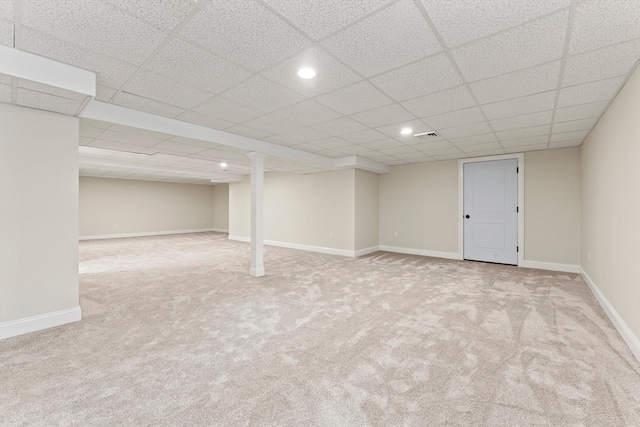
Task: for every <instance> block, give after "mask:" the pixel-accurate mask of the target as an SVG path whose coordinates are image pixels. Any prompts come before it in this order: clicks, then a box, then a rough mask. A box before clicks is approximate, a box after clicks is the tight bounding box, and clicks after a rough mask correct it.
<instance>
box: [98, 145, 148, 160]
mask: <svg viewBox="0 0 640 427" xmlns="http://www.w3.org/2000/svg"><path fill="white" fill-rule="evenodd" d="M88 148H90V147H88ZM148 158H149V155H148V154H140V153H127V152H124V151H115V152H114V153H113V154H112V155H110V156H109V159H110V160H112V159H118V160H133V161H136V162H140V161H144V160H146V159H148Z"/></svg>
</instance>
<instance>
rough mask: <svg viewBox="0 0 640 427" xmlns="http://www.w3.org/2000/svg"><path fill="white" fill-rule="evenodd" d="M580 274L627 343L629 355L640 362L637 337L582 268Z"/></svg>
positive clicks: (639, 340) (639, 342) (639, 345)
mask: <svg viewBox="0 0 640 427" xmlns="http://www.w3.org/2000/svg"><path fill="white" fill-rule="evenodd" d="M580 274H581V275H582V278H583V279H584V281H585V282H587V285H588V286H589V288H590V289H591V292H593V295H594V296H595V297H596V299H597V300H598V302H599V303H600V305H601V306H602V309H603V310H604V312H605V313H606V314H607V316H609V319H611V323H613V326H615V327H616V329H617V330H618V333H619V334H620V336H621V337H622V339H623V340H624V342H625V343H627V345H628V346H629V349H630V350H631V353H633V355H634V356H635V358H636V359H637V360H638V362H640V339H639V338H638V337H637V336H635V334H634V333H633V331H632V330H631V328H629V326H628V325H627V323H626V322H625V321H624V320H623V319H622V317H620V315H619V314H618V312H617V311H616V309H615V308H613V306H612V305H611V303H610V302H609V300H608V299H607V297H605V296H604V294H603V293H602V291H600V288H598V286H597V285H596V284H595V282H594V281H593V280H592V279H591V277H589V275H588V274H587V272H586V271H584V269H583V268H582V267H581V268H580Z"/></svg>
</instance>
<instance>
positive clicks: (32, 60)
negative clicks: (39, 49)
mask: <svg viewBox="0 0 640 427" xmlns="http://www.w3.org/2000/svg"><path fill="white" fill-rule="evenodd" d="M0 73H1V74H7V75H9V76H13V77H18V78H21V79H26V80H31V81H34V82H38V83H42V84H45V85H48V86H53V87H57V88H60V89H65V90H69V91H72V92H76V93H81V94H84V95H87V96H90V97H92V98H93V97H95V96H96V73H94V72H92V71H87V70H83V69H82V68H77V67H74V66H72V65H69V64H64V63H62V62H58V61H54V60H53V59H49V58H45V57H44V56H39V55H35V54H33V53H30V52H25V51H23V50H20V49H16V48H13V47H9V46H1V45H0Z"/></svg>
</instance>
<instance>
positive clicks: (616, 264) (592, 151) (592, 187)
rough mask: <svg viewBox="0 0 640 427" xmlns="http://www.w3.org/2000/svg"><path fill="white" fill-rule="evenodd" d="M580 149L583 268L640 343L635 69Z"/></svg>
mask: <svg viewBox="0 0 640 427" xmlns="http://www.w3.org/2000/svg"><path fill="white" fill-rule="evenodd" d="M581 148H582V267H583V269H584V270H585V271H586V273H587V274H588V275H589V277H590V278H591V279H592V280H593V282H594V283H595V285H596V286H597V287H598V288H599V289H600V291H601V292H602V293H603V294H604V296H605V297H606V298H607V300H609V302H610V303H611V304H612V306H613V307H614V308H615V310H616V311H617V312H618V314H619V315H620V316H621V317H622V319H623V320H624V321H625V323H626V324H627V325H628V326H629V328H631V330H632V332H633V333H634V334H635V336H636V338H640V68H636V70H635V72H634V73H633V75H632V76H631V78H630V79H629V81H628V82H627V83H626V84H625V86H624V87H623V88H622V90H621V91H620V93H619V94H618V96H617V97H616V98H615V100H614V101H613V102H612V104H611V105H610V106H609V108H608V110H607V111H606V112H605V114H604V115H603V116H602V118H601V119H600V121H599V122H598V124H597V125H596V127H595V128H594V129H593V131H592V132H591V134H590V135H589V136H588V137H587V139H586V141H585V142H584V143H583V145H582V147H581Z"/></svg>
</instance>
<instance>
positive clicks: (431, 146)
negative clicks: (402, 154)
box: [412, 139, 453, 151]
mask: <svg viewBox="0 0 640 427" xmlns="http://www.w3.org/2000/svg"><path fill="white" fill-rule="evenodd" d="M412 147H413V148H415V149H416V150H419V151H430V150H436V149H438V148H451V147H453V144H451V143H450V142H449V141H446V140H444V139H441V140H439V141H433V142H421V143H419V144H413V145H412Z"/></svg>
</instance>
